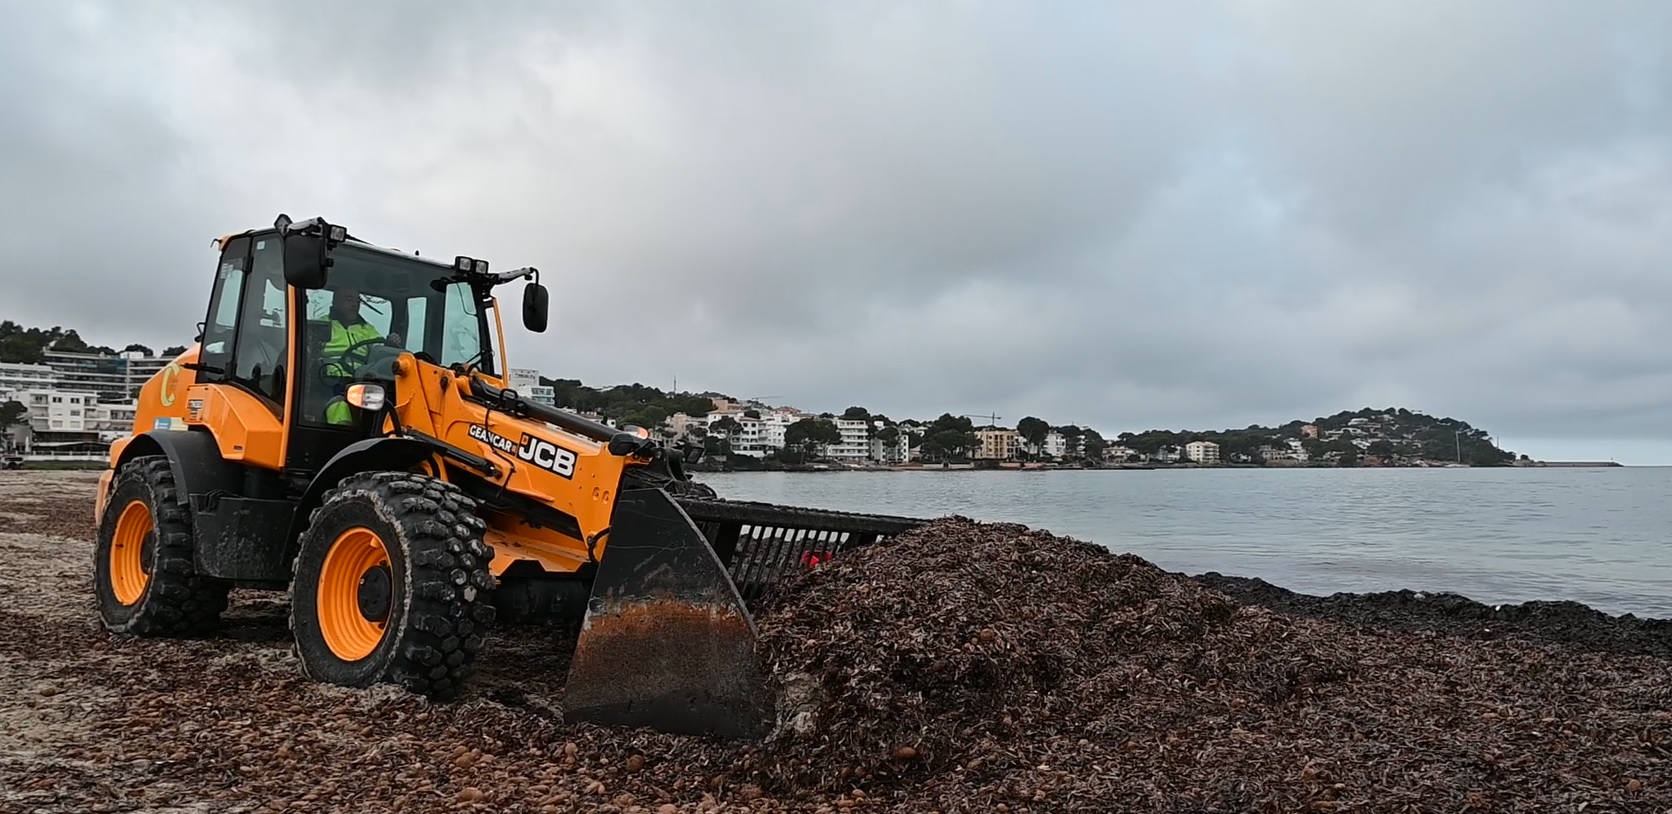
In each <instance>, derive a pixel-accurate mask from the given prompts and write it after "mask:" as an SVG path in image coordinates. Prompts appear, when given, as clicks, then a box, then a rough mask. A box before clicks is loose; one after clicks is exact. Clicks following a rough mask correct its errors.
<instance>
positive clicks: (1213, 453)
mask: <svg viewBox="0 0 1672 814" xmlns="http://www.w3.org/2000/svg"><path fill="white" fill-rule="evenodd" d="M1184 457H1186V458H1189V459H1190V460H1192V461H1195V462H1196V463H1199V464H1209V465H1211V464H1217V463H1219V445H1218V444H1216V443H1214V442H1212V441H1191V442H1190V443H1188V444H1185V445H1184Z"/></svg>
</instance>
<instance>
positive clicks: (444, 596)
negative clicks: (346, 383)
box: [290, 472, 495, 701]
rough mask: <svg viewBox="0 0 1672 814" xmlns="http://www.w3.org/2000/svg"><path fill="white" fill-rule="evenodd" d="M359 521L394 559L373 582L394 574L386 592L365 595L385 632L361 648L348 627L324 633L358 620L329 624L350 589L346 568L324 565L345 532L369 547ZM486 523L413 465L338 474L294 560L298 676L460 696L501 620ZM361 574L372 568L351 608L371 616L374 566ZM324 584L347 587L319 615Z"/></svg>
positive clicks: (359, 580)
mask: <svg viewBox="0 0 1672 814" xmlns="http://www.w3.org/2000/svg"><path fill="white" fill-rule="evenodd" d="M362 530H369V531H370V532H372V533H373V534H375V535H376V537H377V539H378V543H379V544H380V545H381V548H382V555H383V556H385V557H386V559H387V565H386V570H385V571H384V576H380V577H371V579H373V580H379V581H380V580H382V579H384V577H386V578H387V580H388V589H387V594H386V595H385V594H383V593H382V592H381V591H377V592H374V593H376V594H377V595H378V598H374V599H372V600H370V601H371V602H372V603H373V608H374V610H373V611H372V615H378V611H381V612H382V614H381V618H382V620H383V623H384V624H383V628H382V631H381V633H380V634H377V633H370V632H369V631H366V632H367V633H369V635H371V636H374V637H375V644H372V642H371V640H370V639H366V640H362V643H363V645H364V647H368V648H369V650H368V651H367V652H363V653H362V652H360V651H359V649H349V648H343V647H342V644H343V642H344V641H345V638H344V636H343V634H341V633H337V634H334V635H335V638H332V636H331V635H328V632H327V630H326V627H327V625H328V624H331V625H333V627H332V630H337V631H340V630H342V628H341V627H340V625H341V624H349V625H350V626H351V627H357V626H358V623H355V622H352V620H349V621H346V622H343V621H338V622H335V623H333V622H332V621H331V620H332V619H337V620H343V619H344V615H343V614H342V613H341V609H342V607H343V605H342V604H339V603H347V602H349V601H350V598H349V597H347V596H346V595H344V594H343V593H342V592H341V591H346V584H345V583H344V582H343V579H345V578H347V577H345V573H344V572H340V571H334V572H333V574H329V575H328V574H326V572H325V571H326V562H327V555H328V554H329V553H330V552H331V549H332V547H333V545H334V544H336V543H337V542H338V541H339V540H347V539H348V538H349V537H350V536H351V535H358V539H360V540H361V542H362V543H363V544H365V545H369V544H370V543H369V539H368V538H365V537H364V534H363V531H362ZM486 530H487V524H486V523H485V522H483V521H482V519H481V518H480V517H479V516H478V515H477V514H476V503H475V501H473V500H471V499H470V498H469V497H467V496H465V495H464V493H462V492H460V491H459V490H458V488H457V487H455V486H452V485H450V484H448V483H446V482H444V481H441V480H437V479H435V478H431V477H429V476H426V475H420V474H416V473H411V472H369V473H362V474H358V475H352V476H349V477H347V478H345V479H343V481H342V482H341V483H339V484H338V485H337V487H336V488H334V489H332V490H331V491H330V492H328V493H326V495H325V499H324V502H323V503H322V504H321V505H320V507H319V508H318V509H316V510H314V512H313V514H312V516H310V517H309V520H308V528H307V530H306V531H304V532H303V533H302V537H301V539H300V541H299V543H300V549H299V552H298V554H297V557H296V560H295V563H294V565H293V579H292V580H291V589H290V627H291V631H292V633H293V634H294V636H295V639H296V654H297V657H298V658H299V659H300V660H301V662H302V671H303V673H304V674H305V675H307V676H308V677H309V678H311V679H313V680H315V681H320V682H324V683H329V684H337V685H342V686H349V687H367V686H370V685H372V684H377V683H388V684H397V685H400V686H402V687H404V688H405V689H407V690H409V691H411V692H414V693H418V694H420V695H424V696H427V697H429V698H431V699H434V700H438V701H445V700H450V699H453V698H456V697H458V696H459V695H460V694H461V693H462V692H463V690H464V688H465V686H466V684H467V683H468V681H469V679H470V678H471V677H472V676H473V675H474V674H475V672H476V665H475V661H476V657H477V654H479V653H480V652H481V650H482V645H483V643H484V641H485V638H486V634H487V631H488V627H489V626H490V625H491V624H492V622H493V619H494V608H493V605H492V591H493V588H494V586H495V580H494V577H493V574H492V572H491V571H489V570H488V564H489V562H491V561H492V558H493V549H492V548H491V547H489V546H488V545H487V544H486V543H484V542H483V541H482V535H483V533H484V532H485V531H486ZM348 545H349V543H347V542H344V543H343V546H344V548H347V547H348ZM342 556H344V557H345V558H348V557H351V556H352V555H351V554H346V553H345V554H343V555H342ZM347 561H348V562H350V563H354V562H356V561H355V560H353V559H348V560H347ZM337 567H338V566H335V565H333V569H336V568H337ZM372 570H376V569H375V568H373V569H372ZM362 574H364V575H367V576H361V577H352V578H353V579H354V580H355V584H356V585H357V590H358V591H360V594H358V595H357V597H356V601H358V602H359V603H360V604H358V605H356V606H355V607H356V609H357V610H359V612H360V613H361V614H362V618H366V619H369V618H371V617H370V616H368V615H367V613H368V612H367V611H366V610H365V608H366V607H367V605H366V604H365V603H366V602H367V601H368V600H365V599H361V598H359V597H363V596H365V595H366V594H365V590H366V589H365V585H366V584H367V582H368V576H369V575H371V570H366V571H363V572H362ZM322 583H326V584H328V585H334V586H338V587H339V589H340V590H339V593H338V594H336V595H335V596H332V595H329V594H327V595H325V596H324V597H323V598H324V599H325V605H324V606H323V612H322V605H321V601H320V600H321V599H322V594H321V590H320V586H321V584H322ZM333 608H335V609H336V610H333ZM362 630H363V629H362ZM332 641H336V642H337V643H338V647H339V648H342V649H343V652H339V651H338V649H334V648H333V646H332Z"/></svg>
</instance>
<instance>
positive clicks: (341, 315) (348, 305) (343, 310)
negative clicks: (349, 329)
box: [331, 287, 360, 322]
mask: <svg viewBox="0 0 1672 814" xmlns="http://www.w3.org/2000/svg"><path fill="white" fill-rule="evenodd" d="M359 314H360V289H358V288H353V287H345V288H339V289H337V290H336V292H335V293H334V294H332V295H331V316H333V317H335V318H336V319H337V321H339V322H352V321H354V319H355V317H357V316H359Z"/></svg>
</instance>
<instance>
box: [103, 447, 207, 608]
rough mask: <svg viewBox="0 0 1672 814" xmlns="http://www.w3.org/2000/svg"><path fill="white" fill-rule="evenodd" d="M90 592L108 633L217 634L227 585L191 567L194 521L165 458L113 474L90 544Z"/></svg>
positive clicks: (143, 461) (138, 460)
mask: <svg viewBox="0 0 1672 814" xmlns="http://www.w3.org/2000/svg"><path fill="white" fill-rule="evenodd" d="M93 551H94V559H93V594H94V596H95V597H97V601H98V608H99V619H100V621H102V622H103V623H104V626H105V628H106V629H108V630H111V631H113V632H116V633H131V634H135V635H139V636H180V635H190V634H207V633H210V632H212V631H214V630H215V629H216V628H217V627H218V626H219V625H220V621H221V613H222V612H223V611H225V610H226V602H227V593H228V592H229V591H230V590H231V589H232V585H231V583H229V582H226V581H224V580H218V579H211V578H209V577H204V576H199V575H198V574H197V572H196V569H195V568H194V566H193V555H192V517H191V512H190V510H189V509H188V508H187V506H186V505H185V504H184V503H183V502H182V501H181V499H180V492H179V488H178V487H177V486H176V484H175V482H174V471H173V469H172V468H170V466H169V464H168V459H167V458H165V457H163V456H160V455H157V456H146V457H143V458H136V459H134V460H132V461H130V462H128V463H126V464H123V466H122V468H121V470H120V471H118V472H117V473H116V477H115V482H114V483H113V484H112V487H111V493H110V499H109V501H108V503H107V505H106V508H105V513H104V516H103V517H101V518H99V528H98V536H97V538H96V539H95V540H94V544H93Z"/></svg>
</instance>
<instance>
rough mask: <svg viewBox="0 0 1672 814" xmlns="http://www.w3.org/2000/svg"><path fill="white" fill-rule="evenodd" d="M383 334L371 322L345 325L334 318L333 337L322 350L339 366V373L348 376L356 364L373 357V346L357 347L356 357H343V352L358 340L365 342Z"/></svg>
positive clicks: (332, 321)
mask: <svg viewBox="0 0 1672 814" xmlns="http://www.w3.org/2000/svg"><path fill="white" fill-rule="evenodd" d="M382 336H383V335H382V334H380V333H378V332H377V329H376V328H373V327H372V326H371V323H368V322H356V323H354V324H353V325H343V324H342V323H341V322H339V321H337V320H335V319H333V320H331V338H330V339H328V340H326V342H325V347H324V348H323V349H322V352H323V354H324V356H325V358H326V359H330V360H332V361H334V362H335V363H336V366H337V368H338V369H337V371H336V372H337V373H338V375H342V376H347V375H349V374H351V373H353V372H354V367H355V366H356V365H358V364H360V363H363V362H365V361H366V360H367V359H369V358H371V348H369V347H361V348H356V349H355V351H354V356H355V358H354V359H345V358H343V353H344V352H345V351H347V350H348V349H349V348H351V347H354V344H355V343H357V342H365V341H366V340H368V339H379V338H382Z"/></svg>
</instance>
